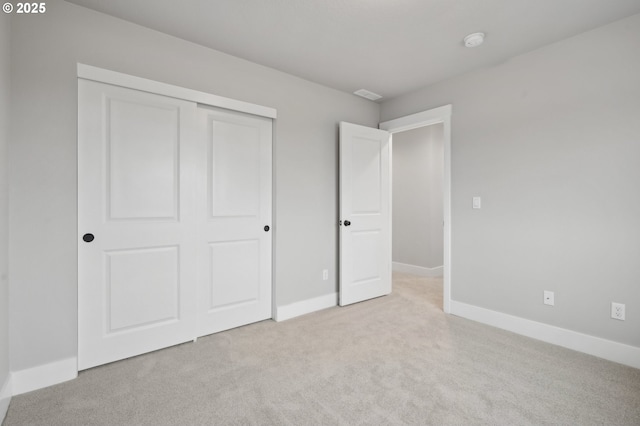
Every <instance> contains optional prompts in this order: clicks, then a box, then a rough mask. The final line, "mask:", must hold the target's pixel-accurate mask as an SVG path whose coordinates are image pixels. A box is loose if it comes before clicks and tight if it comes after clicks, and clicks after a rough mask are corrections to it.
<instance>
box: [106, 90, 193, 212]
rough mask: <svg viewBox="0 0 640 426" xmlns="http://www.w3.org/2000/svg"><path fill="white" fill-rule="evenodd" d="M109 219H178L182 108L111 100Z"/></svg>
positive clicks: (108, 160) (108, 169) (109, 98)
mask: <svg viewBox="0 0 640 426" xmlns="http://www.w3.org/2000/svg"><path fill="white" fill-rule="evenodd" d="M106 103H107V104H106V111H105V114H106V117H105V121H106V123H107V126H106V128H105V130H106V132H107V134H106V142H107V147H106V162H107V167H106V172H107V174H108V176H107V180H106V182H107V185H108V186H107V192H108V196H107V197H108V199H107V201H108V210H109V218H110V219H112V220H130V219H143V220H144V219H165V220H167V219H168V220H175V219H177V213H178V199H179V197H178V192H179V185H178V184H179V158H178V152H179V145H178V144H179V140H180V128H179V121H180V116H179V112H180V110H179V108H178V107H177V106H175V105H166V104H148V103H142V102H132V101H125V100H123V99H118V98H113V97H108V98H107V99H106Z"/></svg>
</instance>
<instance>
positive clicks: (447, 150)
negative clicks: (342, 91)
mask: <svg viewBox="0 0 640 426" xmlns="http://www.w3.org/2000/svg"><path fill="white" fill-rule="evenodd" d="M452 109H453V108H452V106H451V105H444V106H441V107H438V108H433V109H430V110H427V111H422V112H418V113H415V114H411V115H407V116H405V117H400V118H396V119H394V120H389V121H385V122H383V123H380V126H379V127H380V129H382V130H387V131H389V132H390V133H391V134H393V133H398V132H404V131H406V130H412V129H417V128H419V127H424V126H430V125H432V124H437V123H442V124H443V126H444V133H443V136H442V137H443V144H444V170H443V172H444V179H443V200H442V204H443V215H444V216H443V219H444V224H443V232H444V264H443V270H442V290H443V293H442V310H443V311H444V312H445V313H451V114H452Z"/></svg>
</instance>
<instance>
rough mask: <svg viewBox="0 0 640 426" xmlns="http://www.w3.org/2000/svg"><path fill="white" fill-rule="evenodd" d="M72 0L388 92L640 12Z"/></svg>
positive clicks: (441, 0) (431, 4) (327, 79)
mask: <svg viewBox="0 0 640 426" xmlns="http://www.w3.org/2000/svg"><path fill="white" fill-rule="evenodd" d="M68 1H70V2H71V3H75V4H78V5H82V6H86V7H89V8H91V9H95V10H97V11H100V12H104V13H107V14H109V15H113V16H116V17H118V18H122V19H125V20H127V21H131V22H134V23H137V24H140V25H143V26H145V27H149V28H153V29H155V30H158V31H162V32H164V33H167V34H171V35H174V36H177V37H180V38H182V39H185V40H190V41H193V42H195V43H198V44H201V45H204V46H208V47H211V48H213V49H216V50H220V51H222V52H226V53H229V54H231V55H234V56H237V57H240V58H244V59H247V60H250V61H252V62H256V63H259V64H262V65H266V66H269V67H272V68H275V69H278V70H281V71H284V72H287V73H289V74H293V75H296V76H299V77H302V78H305V79H307V80H311V81H315V82H317V83H320V84H323V85H325V86H329V87H333V88H335V89H338V90H342V91H345V92H349V93H351V92H353V91H355V90H358V89H363V88H364V89H367V90H370V91H372V92H375V93H378V94H380V95H382V96H383V97H384V98H383V99H382V100H385V99H389V98H392V97H395V96H398V95H401V94H404V93H407V92H410V91H413V90H415V89H418V88H420V87H423V86H427V85H430V84H433V83H435V82H437V81H440V80H443V79H446V78H448V77H451V76H454V75H458V74H462V73H465V72H468V71H471V70H474V69H478V68H482V67H486V66H490V65H492V64H496V63H500V62H503V61H505V60H506V59H508V58H510V57H513V56H516V55H518V54H521V53H524V52H527V51H530V50H532V49H535V48H538V47H540V46H543V45H546V44H549V43H553V42H555V41H557V40H561V39H564V38H567V37H570V36H572V35H575V34H578V33H581V32H583V31H586V30H589V29H592V28H595V27H598V26H601V25H604V24H606V23H609V22H612V21H615V20H617V19H621V18H623V17H625V16H630V15H632V14H635V13H640V0H179V1H178V0H68ZM478 31H482V32H484V33H486V39H485V43H484V44H483V45H482V46H480V47H476V48H473V49H469V48H465V47H464V46H463V42H462V39H463V37H464V36H465V35H467V34H469V33H472V32H478Z"/></svg>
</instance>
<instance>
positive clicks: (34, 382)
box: [11, 358, 78, 395]
mask: <svg viewBox="0 0 640 426" xmlns="http://www.w3.org/2000/svg"><path fill="white" fill-rule="evenodd" d="M76 377H78V358H67V359H63V360H60V361H55V362H51V363H49V364H44V365H39V366H37V367H32V368H27V369H24V370H18V371H14V372H13V373H11V385H12V387H13V395H20V394H22V393H26V392H31V391H33V390H36V389H42V388H46V387H47V386H52V385H57V384H58V383H62V382H66V381H67V380H72V379H75V378H76Z"/></svg>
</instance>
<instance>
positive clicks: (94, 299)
mask: <svg viewBox="0 0 640 426" xmlns="http://www.w3.org/2000/svg"><path fill="white" fill-rule="evenodd" d="M78 84H79V85H78V103H79V105H78V107H79V108H78V109H79V113H78V233H79V235H78V240H79V243H78V265H79V266H78V310H79V313H78V321H79V323H78V368H79V369H80V370H82V369H86V368H90V367H93V366H96V365H100V364H105V363H107V362H111V361H116V360H119V359H123V358H127V357H131V356H134V355H138V354H141V353H144V352H149V351H152V350H156V349H159V348H163V347H167V346H171V345H175V344H177V343H181V342H185V341H188V340H191V339H193V338H194V331H195V327H196V287H195V282H196V244H195V243H194V241H195V240H194V236H195V231H196V229H195V225H196V211H195V187H196V181H195V178H196V171H195V169H194V165H195V163H196V162H197V158H198V154H197V152H195V150H194V148H195V146H196V145H195V144H194V143H193V141H192V135H191V134H190V133H189V132H191V130H190V129H193V128H194V125H195V117H196V104H195V103H192V102H186V101H181V100H177V99H174V98H168V97H164V96H159V95H154V94H150V93H145V92H139V91H136V90H131V89H125V88H121V87H117V86H111V85H107V84H102V83H96V82H92V81H87V80H82V79H81V80H79V83H78ZM90 234H92V235H93V236H94V237H95V239H93V240H91V235H90Z"/></svg>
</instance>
